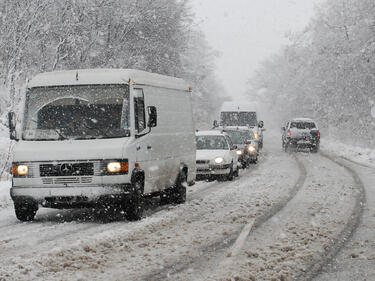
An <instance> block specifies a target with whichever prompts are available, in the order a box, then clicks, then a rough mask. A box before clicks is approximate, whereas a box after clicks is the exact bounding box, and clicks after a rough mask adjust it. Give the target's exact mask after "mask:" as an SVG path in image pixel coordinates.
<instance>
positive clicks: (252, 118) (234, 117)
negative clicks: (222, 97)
mask: <svg viewBox="0 0 375 281" xmlns="http://www.w3.org/2000/svg"><path fill="white" fill-rule="evenodd" d="M221 124H222V125H223V126H251V127H254V126H256V125H257V114H256V112H229V111H228V112H221Z"/></svg>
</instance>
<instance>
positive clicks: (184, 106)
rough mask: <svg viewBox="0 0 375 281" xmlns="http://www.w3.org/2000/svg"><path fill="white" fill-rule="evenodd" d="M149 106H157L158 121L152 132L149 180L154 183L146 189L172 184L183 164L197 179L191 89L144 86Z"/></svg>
mask: <svg viewBox="0 0 375 281" xmlns="http://www.w3.org/2000/svg"><path fill="white" fill-rule="evenodd" d="M142 88H143V90H144V95H145V106H146V108H147V106H155V107H156V109H157V114H158V124H157V126H156V127H155V128H152V131H151V133H150V134H149V135H147V136H145V140H146V138H148V139H149V142H150V145H151V146H152V149H151V151H150V153H151V159H150V160H151V162H152V163H153V165H152V166H151V167H150V169H149V171H148V173H147V175H146V177H149V180H146V182H148V181H149V182H150V183H151V182H152V183H154V184H153V186H148V184H147V183H146V186H145V192H147V191H148V192H154V191H160V190H163V189H165V188H167V187H170V186H172V185H173V184H174V183H175V181H176V179H177V176H178V174H179V171H180V167H181V165H184V166H186V167H187V168H188V181H193V180H194V178H195V135H194V130H195V129H194V124H193V117H192V107H191V94H190V92H187V91H181V90H173V89H165V88H157V87H151V86H143V87H142Z"/></svg>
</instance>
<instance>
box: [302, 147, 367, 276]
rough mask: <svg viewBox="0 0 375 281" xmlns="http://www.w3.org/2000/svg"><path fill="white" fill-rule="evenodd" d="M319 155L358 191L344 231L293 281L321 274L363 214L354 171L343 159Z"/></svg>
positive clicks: (363, 195)
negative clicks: (347, 176)
mask: <svg viewBox="0 0 375 281" xmlns="http://www.w3.org/2000/svg"><path fill="white" fill-rule="evenodd" d="M320 155H321V156H322V157H324V158H326V159H328V160H330V161H332V162H334V163H336V164H337V165H339V166H341V167H343V168H344V169H345V170H346V171H347V172H348V173H349V174H350V175H351V176H352V177H353V179H354V183H355V184H356V188H357V190H358V194H357V196H356V197H355V207H354V209H353V212H352V214H351V215H350V216H349V220H348V222H347V223H346V225H345V227H344V229H343V230H342V231H341V232H340V233H339V235H338V236H337V237H336V238H335V239H333V240H331V244H330V247H329V248H328V250H327V251H326V252H324V253H322V254H321V255H319V256H318V257H316V258H314V259H313V260H312V261H311V263H310V265H309V266H308V268H307V270H306V272H304V273H301V274H300V275H298V276H297V277H296V278H295V280H304V281H310V280H313V279H314V278H315V277H316V276H318V275H319V274H320V273H321V272H322V269H323V268H324V266H325V265H327V264H328V263H330V261H332V260H333V259H334V258H335V257H336V256H337V254H338V253H339V252H340V250H341V249H342V248H343V247H344V246H345V245H346V243H347V242H348V241H349V239H350V238H351V237H352V236H353V234H354V232H355V230H356V229H357V228H358V226H359V225H360V223H361V218H362V216H363V213H364V206H365V204H366V191H365V187H364V185H363V183H362V181H361V179H360V177H359V175H358V174H357V173H356V172H355V171H354V169H352V168H350V167H349V166H348V165H346V164H345V163H344V162H343V161H340V158H341V159H344V158H343V157H337V156H332V155H330V154H326V153H320ZM344 160H346V159H344ZM350 162H352V161H350ZM356 164H357V163H356Z"/></svg>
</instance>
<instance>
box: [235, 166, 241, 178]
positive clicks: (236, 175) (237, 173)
mask: <svg viewBox="0 0 375 281" xmlns="http://www.w3.org/2000/svg"><path fill="white" fill-rule="evenodd" d="M239 175H240V168H239V167H238V166H237V169H236V172H235V173H234V176H235V177H236V178H237V177H239Z"/></svg>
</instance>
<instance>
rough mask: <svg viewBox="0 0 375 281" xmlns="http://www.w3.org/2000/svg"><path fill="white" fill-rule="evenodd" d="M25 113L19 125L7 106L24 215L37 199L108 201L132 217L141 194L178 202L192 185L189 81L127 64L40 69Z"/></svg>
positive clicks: (82, 203) (75, 203)
mask: <svg viewBox="0 0 375 281" xmlns="http://www.w3.org/2000/svg"><path fill="white" fill-rule="evenodd" d="M22 119H23V122H22V125H21V126H20V127H21V129H20V131H21V132H20V133H19V132H18V131H17V132H16V131H15V114H14V113H10V114H9V123H10V131H11V138H12V139H15V140H16V141H17V142H16V145H15V148H14V157H13V161H14V162H13V165H12V173H13V185H12V188H11V196H12V199H13V201H14V206H15V212H16V216H17V218H18V219H19V220H21V221H28V220H32V219H33V218H34V216H35V214H36V212H37V210H38V207H39V206H44V207H51V208H76V207H86V206H91V205H105V206H108V205H109V206H111V205H113V204H118V205H119V206H120V207H121V208H120V209H121V210H124V211H125V213H126V216H127V218H128V219H130V220H138V219H140V218H141V216H142V211H143V197H144V196H145V195H158V196H161V197H162V198H163V199H164V200H163V202H165V201H166V199H167V201H169V202H173V203H183V202H185V200H186V184H185V183H190V184H193V183H194V180H195V171H196V168H195V131H194V124H193V117H192V108H191V89H189V87H188V85H187V84H186V83H185V82H184V81H183V80H181V79H177V78H174V77H168V76H163V75H158V74H153V73H147V72H143V71H138V70H130V69H124V70H122V69H117V70H115V69H96V70H75V71H62V72H51V73H44V74H39V75H37V76H36V77H35V78H34V79H32V80H31V81H30V82H29V84H28V87H27V92H26V100H25V108H24V112H23V117H22Z"/></svg>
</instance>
